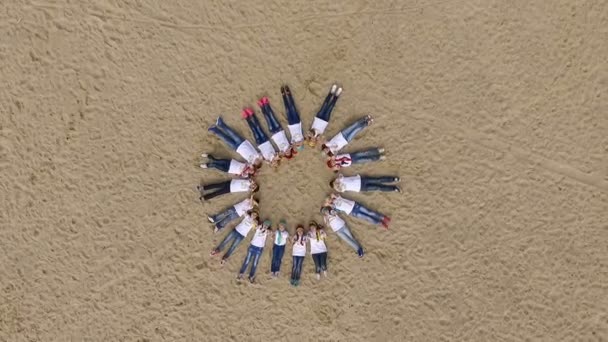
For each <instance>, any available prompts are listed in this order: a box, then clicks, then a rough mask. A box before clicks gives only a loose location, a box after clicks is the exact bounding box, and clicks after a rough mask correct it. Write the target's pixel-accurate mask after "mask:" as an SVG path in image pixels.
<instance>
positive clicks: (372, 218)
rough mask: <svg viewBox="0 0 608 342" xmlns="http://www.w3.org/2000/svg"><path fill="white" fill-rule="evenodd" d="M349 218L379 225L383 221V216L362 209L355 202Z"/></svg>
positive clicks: (362, 207)
mask: <svg viewBox="0 0 608 342" xmlns="http://www.w3.org/2000/svg"><path fill="white" fill-rule="evenodd" d="M350 216H353V217H356V218H358V219H362V220H364V221H367V222H370V223H372V224H380V223H382V220H383V219H384V215H382V214H380V213H379V212H377V211H374V210H372V209H369V208H367V207H364V206H363V205H361V204H360V203H359V202H355V206H354V207H353V210H352V211H351V212H350Z"/></svg>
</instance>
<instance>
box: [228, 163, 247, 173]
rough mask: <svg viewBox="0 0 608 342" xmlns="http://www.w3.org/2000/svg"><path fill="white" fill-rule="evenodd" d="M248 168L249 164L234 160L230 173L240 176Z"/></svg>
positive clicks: (229, 168) (229, 169)
mask: <svg viewBox="0 0 608 342" xmlns="http://www.w3.org/2000/svg"><path fill="white" fill-rule="evenodd" d="M246 167H247V164H245V163H241V162H240V161H238V160H235V159H232V160H230V166H229V167H228V173H231V174H233V175H240V174H241V173H243V171H245V168H246Z"/></svg>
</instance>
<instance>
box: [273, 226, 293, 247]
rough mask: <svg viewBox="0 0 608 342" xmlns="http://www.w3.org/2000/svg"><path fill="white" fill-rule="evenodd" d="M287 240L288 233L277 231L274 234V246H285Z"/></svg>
mask: <svg viewBox="0 0 608 342" xmlns="http://www.w3.org/2000/svg"><path fill="white" fill-rule="evenodd" d="M288 238H289V233H288V232H287V231H286V230H284V231H280V230H278V229H277V231H276V232H275V233H274V244H275V245H278V246H285V244H286V243H287V239H288Z"/></svg>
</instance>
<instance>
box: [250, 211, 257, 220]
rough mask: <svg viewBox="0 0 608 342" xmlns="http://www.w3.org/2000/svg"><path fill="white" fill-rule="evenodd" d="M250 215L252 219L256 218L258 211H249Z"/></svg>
mask: <svg viewBox="0 0 608 342" xmlns="http://www.w3.org/2000/svg"><path fill="white" fill-rule="evenodd" d="M251 217H253V218H254V219H257V218H258V213H256V212H255V211H254V212H252V213H251Z"/></svg>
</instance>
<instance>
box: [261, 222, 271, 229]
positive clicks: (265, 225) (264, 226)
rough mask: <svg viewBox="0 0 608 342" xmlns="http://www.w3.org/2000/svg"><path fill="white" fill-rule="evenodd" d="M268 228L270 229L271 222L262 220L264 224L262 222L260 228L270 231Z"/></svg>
mask: <svg viewBox="0 0 608 342" xmlns="http://www.w3.org/2000/svg"><path fill="white" fill-rule="evenodd" d="M270 227H272V222H271V221H270V220H264V222H262V228H264V229H270Z"/></svg>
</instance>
